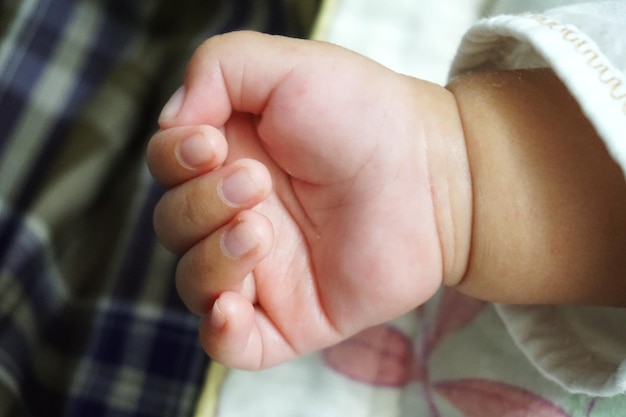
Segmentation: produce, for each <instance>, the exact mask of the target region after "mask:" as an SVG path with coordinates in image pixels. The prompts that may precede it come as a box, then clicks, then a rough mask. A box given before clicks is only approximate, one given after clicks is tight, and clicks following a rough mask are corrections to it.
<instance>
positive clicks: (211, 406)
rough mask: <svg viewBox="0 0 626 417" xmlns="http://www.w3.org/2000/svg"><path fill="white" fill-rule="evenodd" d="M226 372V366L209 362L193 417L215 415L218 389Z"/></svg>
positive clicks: (219, 389)
mask: <svg viewBox="0 0 626 417" xmlns="http://www.w3.org/2000/svg"><path fill="white" fill-rule="evenodd" d="M226 374H228V368H226V367H225V366H223V365H220V364H219V363H217V362H211V363H210V364H209V370H208V371H207V375H206V378H205V380H204V384H203V387H202V392H201V393H200V398H198V404H196V411H195V413H194V416H195V417H214V416H215V414H216V412H217V404H218V400H219V395H220V391H221V389H222V384H223V383H224V379H225V378H226Z"/></svg>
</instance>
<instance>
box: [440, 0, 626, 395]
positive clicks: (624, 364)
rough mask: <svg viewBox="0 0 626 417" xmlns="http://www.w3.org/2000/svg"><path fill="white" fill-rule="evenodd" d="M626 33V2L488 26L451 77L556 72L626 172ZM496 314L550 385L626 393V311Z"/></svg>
mask: <svg viewBox="0 0 626 417" xmlns="http://www.w3.org/2000/svg"><path fill="white" fill-rule="evenodd" d="M625 28H626V1H611V2H609V1H606V2H595V3H585V4H577V5H572V6H567V7H562V8H558V9H552V10H549V11H547V12H545V13H542V14H524V15H518V16H512V15H503V16H496V17H492V18H487V19H484V20H481V21H479V22H478V23H477V24H476V25H475V26H473V27H472V28H471V29H470V30H469V31H468V32H467V34H466V35H465V37H464V39H463V41H462V43H461V46H460V47H459V50H458V52H457V55H456V58H455V60H454V62H453V65H452V69H451V73H450V77H455V76H457V75H460V74H463V73H467V72H471V71H476V70H482V69H519V68H532V67H550V68H552V69H553V70H554V71H555V73H556V74H557V75H558V77H559V78H560V79H561V80H562V81H563V83H564V84H565V86H566V87H567V88H568V89H569V91H570V93H571V94H572V95H573V96H574V98H575V99H576V100H577V101H578V103H579V105H580V107H581V108H582V110H583V112H584V114H585V115H586V116H587V118H588V119H589V120H590V122H591V123H592V124H593V126H594V127H595V129H596V130H597V132H598V134H599V136H600V137H601V138H602V140H603V141H604V142H605V144H606V146H607V148H608V150H609V152H610V153H611V155H612V156H613V158H614V159H615V160H616V161H617V162H618V164H619V165H620V166H621V167H622V170H623V171H626V77H625V73H626V37H625V36H624V29H625ZM583 168H584V167H581V169H583ZM625 249H626V248H625ZM497 308H498V311H499V313H500V316H501V317H502V319H503V320H504V322H505V324H506V326H507V329H508V331H509V333H510V334H511V336H512V338H513V339H514V340H515V343H516V344H517V345H518V346H519V347H520V349H521V350H522V351H523V352H524V353H525V354H526V355H527V357H528V358H529V359H530V360H531V361H532V362H533V363H534V364H535V366H536V367H537V368H538V369H539V370H540V371H541V372H542V373H543V374H544V375H546V376H547V377H548V378H550V379H552V380H554V381H556V382H557V383H559V384H560V385H562V386H563V387H565V388H566V389H568V390H570V391H571V392H577V393H586V394H590V395H599V396H609V395H616V394H620V393H624V392H626V309H619V308H601V307H576V306H506V305H499V306H498V307H497Z"/></svg>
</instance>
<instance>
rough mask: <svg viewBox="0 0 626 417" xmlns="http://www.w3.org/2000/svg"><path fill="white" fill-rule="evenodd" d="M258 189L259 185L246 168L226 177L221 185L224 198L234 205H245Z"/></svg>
mask: <svg viewBox="0 0 626 417" xmlns="http://www.w3.org/2000/svg"><path fill="white" fill-rule="evenodd" d="M258 191H259V186H258V185H257V183H256V182H255V181H254V179H253V178H252V176H251V175H250V173H249V172H248V170H246V169H245V168H244V169H240V170H239V171H237V172H235V173H234V174H232V175H230V176H229V177H226V178H224V179H223V180H222V182H221V183H220V186H219V194H220V196H221V197H222V200H224V202H225V203H226V204H228V205H229V206H233V207H240V206H243V205H245V204H246V203H248V202H249V201H250V200H251V199H252V198H253V197H254V196H255V195H256V193H257V192H258Z"/></svg>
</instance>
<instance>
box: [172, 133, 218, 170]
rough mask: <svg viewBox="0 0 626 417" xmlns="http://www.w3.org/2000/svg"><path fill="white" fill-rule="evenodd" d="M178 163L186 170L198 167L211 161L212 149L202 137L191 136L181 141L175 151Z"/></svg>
mask: <svg viewBox="0 0 626 417" xmlns="http://www.w3.org/2000/svg"><path fill="white" fill-rule="evenodd" d="M176 156H177V157H178V160H179V162H180V163H181V164H182V165H183V166H185V167H186V168H188V169H195V168H197V167H200V166H202V165H204V164H206V163H208V162H210V161H211V159H213V149H212V148H211V144H210V143H209V140H208V139H207V138H206V137H205V136H203V135H200V134H198V135H193V136H190V137H188V138H185V139H183V140H182V141H181V143H180V145H179V146H178V149H177V155H176Z"/></svg>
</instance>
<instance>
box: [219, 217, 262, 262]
mask: <svg viewBox="0 0 626 417" xmlns="http://www.w3.org/2000/svg"><path fill="white" fill-rule="evenodd" d="M258 245H259V241H258V239H257V236H255V234H254V232H252V231H251V230H250V227H248V226H247V225H246V223H244V222H241V223H239V224H237V225H236V226H235V227H233V228H232V229H230V230H229V231H228V232H226V234H225V235H224V238H223V239H222V250H223V251H224V253H225V254H226V255H227V256H229V257H231V258H234V259H239V258H241V257H243V256H244V255H246V254H247V253H249V252H250V251H251V250H253V249H254V248H256V247H257V246H258Z"/></svg>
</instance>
